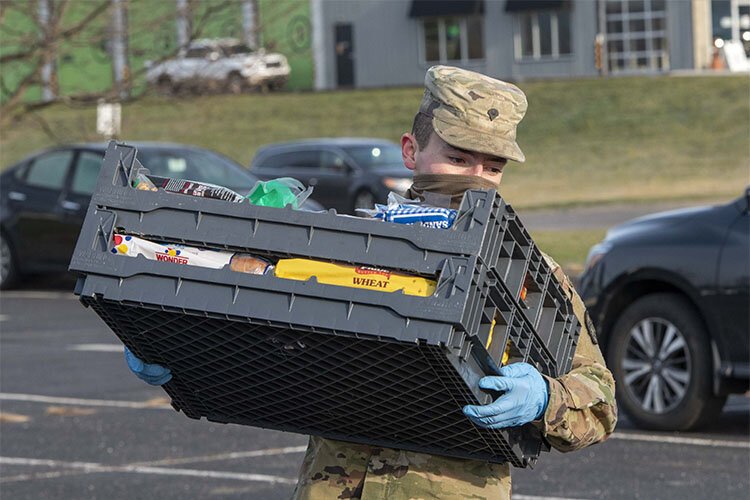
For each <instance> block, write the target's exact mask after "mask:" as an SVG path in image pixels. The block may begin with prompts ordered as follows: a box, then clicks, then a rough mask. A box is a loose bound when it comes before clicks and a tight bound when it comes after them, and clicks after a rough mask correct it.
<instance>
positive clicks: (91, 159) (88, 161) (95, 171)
mask: <svg viewBox="0 0 750 500" xmlns="http://www.w3.org/2000/svg"><path fill="white" fill-rule="evenodd" d="M103 158H104V156H103V155H102V154H100V153H94V152H92V151H82V152H81V153H80V154H79V155H78V161H77V162H76V168H75V171H74V172H73V183H72V185H71V187H70V189H71V191H73V192H74V193H78V194H93V193H94V190H95V189H96V180H97V178H98V177H99V169H100V168H101V166H102V159H103Z"/></svg>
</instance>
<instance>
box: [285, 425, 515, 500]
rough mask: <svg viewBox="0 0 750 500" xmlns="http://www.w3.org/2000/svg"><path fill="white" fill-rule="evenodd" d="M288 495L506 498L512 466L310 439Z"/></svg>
mask: <svg viewBox="0 0 750 500" xmlns="http://www.w3.org/2000/svg"><path fill="white" fill-rule="evenodd" d="M292 498H294V499H298V500H328V499H346V498H349V499H357V498H358V499H362V500H373V499H388V500H401V499H404V500H405V499H423V498H440V499H453V500H463V499H477V500H479V499H487V500H489V499H492V500H504V499H509V498H510V468H509V466H508V464H490V463H486V462H478V461H474V460H460V459H455V458H446V457H438V456H433V455H426V454H423V453H414V452H410V451H400V450H392V449H387V448H376V447H372V446H365V445H357V444H351V443H343V442H340V441H333V440H330V439H323V438H318V437H311V438H310V443H309V444H308V447H307V453H306V454H305V459H304V461H303V463H302V469H301V470H300V477H299V482H298V483H297V488H296V489H295V491H294V494H293V495H292Z"/></svg>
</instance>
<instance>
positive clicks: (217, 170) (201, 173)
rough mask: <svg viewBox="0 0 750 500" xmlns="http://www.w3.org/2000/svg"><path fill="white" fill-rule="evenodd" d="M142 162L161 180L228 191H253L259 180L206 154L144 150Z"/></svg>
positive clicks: (206, 152) (139, 153) (218, 157)
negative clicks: (206, 185) (205, 184)
mask: <svg viewBox="0 0 750 500" xmlns="http://www.w3.org/2000/svg"><path fill="white" fill-rule="evenodd" d="M138 159H139V160H140V162H141V163H142V164H143V166H144V167H146V168H148V169H149V170H150V171H151V173H152V174H154V175H157V176H159V177H171V178H174V179H188V180H193V181H200V182H207V183H209V184H218V185H219V186H224V187H228V188H237V189H245V188H251V187H252V186H253V185H254V184H255V181H256V180H257V179H256V178H255V176H253V175H252V174H250V173H249V172H247V171H246V170H245V169H244V168H243V167H241V166H239V165H236V164H234V163H232V162H231V161H230V160H229V159H227V158H225V157H223V156H221V155H219V154H216V153H213V152H211V151H204V150H151V151H148V150H141V151H138Z"/></svg>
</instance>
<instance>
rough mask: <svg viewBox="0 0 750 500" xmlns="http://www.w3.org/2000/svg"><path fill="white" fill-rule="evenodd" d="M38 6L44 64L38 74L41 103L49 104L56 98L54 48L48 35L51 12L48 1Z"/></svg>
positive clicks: (50, 28) (49, 34)
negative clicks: (40, 87) (40, 85)
mask: <svg viewBox="0 0 750 500" xmlns="http://www.w3.org/2000/svg"><path fill="white" fill-rule="evenodd" d="M38 6H39V7H38V13H37V15H38V17H39V24H40V25H41V27H42V36H43V37H44V40H43V41H42V43H43V44H44V53H43V54H42V58H43V61H44V63H43V64H42V69H41V73H40V77H41V80H42V101H44V102H49V101H53V100H54V99H55V97H57V85H56V83H57V82H56V81H55V80H56V78H55V77H56V75H55V55H56V48H55V46H53V45H52V33H50V31H51V30H52V26H51V24H52V23H51V21H50V17H51V12H50V4H49V0H39V2H38Z"/></svg>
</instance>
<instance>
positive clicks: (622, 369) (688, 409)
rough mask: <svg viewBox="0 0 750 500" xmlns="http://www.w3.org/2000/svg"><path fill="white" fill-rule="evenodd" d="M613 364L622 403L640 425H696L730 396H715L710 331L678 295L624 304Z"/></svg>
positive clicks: (684, 427) (613, 343)
mask: <svg viewBox="0 0 750 500" xmlns="http://www.w3.org/2000/svg"><path fill="white" fill-rule="evenodd" d="M608 363H609V367H610V369H611V370H612V373H613V375H614V377H615V381H616V383H617V401H618V404H619V406H620V407H621V408H622V409H623V410H624V411H625V413H627V414H628V416H629V417H630V418H631V420H632V421H633V422H634V423H635V424H636V425H638V426H639V427H643V428H646V429H655V430H688V429H693V428H696V427H699V426H701V425H704V424H706V423H708V422H709V421H710V420H712V419H713V418H715V417H716V416H718V414H719V412H720V411H721V407H722V406H723V405H724V402H725V401H726V396H724V397H717V396H714V395H713V390H712V386H713V373H712V362H711V345H710V342H709V338H708V334H707V332H706V331H705V328H704V326H703V324H702V321H701V319H700V318H699V317H698V315H697V313H696V311H695V309H694V307H693V306H692V305H691V304H690V303H689V302H688V301H687V300H686V299H684V298H683V297H681V296H680V295H677V294H673V293H656V294H651V295H647V296H645V297H643V298H641V299H639V300H637V301H635V302H633V303H632V304H631V305H630V306H629V307H628V308H627V309H625V311H624V312H623V313H622V315H621V316H620V318H619V319H618V320H617V322H616V323H615V326H614V328H613V330H612V337H611V338H610V341H609V349H608Z"/></svg>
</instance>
